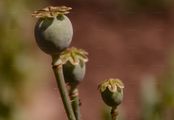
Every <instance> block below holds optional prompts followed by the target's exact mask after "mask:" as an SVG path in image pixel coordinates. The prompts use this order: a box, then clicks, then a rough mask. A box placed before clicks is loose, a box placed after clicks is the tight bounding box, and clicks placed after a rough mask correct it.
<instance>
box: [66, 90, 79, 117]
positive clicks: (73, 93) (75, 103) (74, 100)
mask: <svg viewBox="0 0 174 120" xmlns="http://www.w3.org/2000/svg"><path fill="white" fill-rule="evenodd" d="M69 95H70V98H71V105H72V108H73V111H74V114H75V117H76V120H80V117H81V115H80V102H79V95H78V89H77V88H76V87H75V88H73V87H71V88H70V92H69Z"/></svg>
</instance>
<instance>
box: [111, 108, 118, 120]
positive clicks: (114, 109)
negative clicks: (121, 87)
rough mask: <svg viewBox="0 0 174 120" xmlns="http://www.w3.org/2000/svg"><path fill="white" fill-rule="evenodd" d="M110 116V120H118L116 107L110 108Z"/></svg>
mask: <svg viewBox="0 0 174 120" xmlns="http://www.w3.org/2000/svg"><path fill="white" fill-rule="evenodd" d="M111 116H112V120H117V118H118V111H117V107H112V109H111Z"/></svg>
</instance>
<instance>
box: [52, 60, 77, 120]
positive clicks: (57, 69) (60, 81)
mask: <svg viewBox="0 0 174 120" xmlns="http://www.w3.org/2000/svg"><path fill="white" fill-rule="evenodd" d="M53 71H54V74H55V77H56V80H57V85H58V88H59V92H60V95H61V98H62V101H63V104H64V108H65V111H66V114H67V116H68V119H69V120H76V118H75V115H74V112H73V109H72V106H71V103H70V102H71V101H70V98H69V96H68V91H67V89H66V84H65V80H64V76H63V70H62V65H61V64H60V65H56V64H55V61H54V58H53Z"/></svg>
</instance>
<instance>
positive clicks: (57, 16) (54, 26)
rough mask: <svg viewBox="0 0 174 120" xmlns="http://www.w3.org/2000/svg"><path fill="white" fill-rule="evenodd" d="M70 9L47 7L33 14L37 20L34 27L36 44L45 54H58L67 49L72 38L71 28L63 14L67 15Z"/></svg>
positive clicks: (69, 22)
mask: <svg viewBox="0 0 174 120" xmlns="http://www.w3.org/2000/svg"><path fill="white" fill-rule="evenodd" d="M70 9H71V8H69V7H65V6H61V7H52V6H49V7H46V8H44V9H42V10H37V11H35V12H34V13H33V16H35V17H36V18H39V20H38V21H37V23H36V25H35V38H36V42H37V44H38V46H39V48H40V49H41V50H42V51H44V52H45V53H47V54H50V55H54V54H59V53H60V52H61V51H62V50H64V49H66V48H67V47H69V45H70V43H71V40H72V37H73V28H72V24H71V21H70V20H69V18H68V17H67V16H66V15H65V14H67V13H69V12H68V10H70Z"/></svg>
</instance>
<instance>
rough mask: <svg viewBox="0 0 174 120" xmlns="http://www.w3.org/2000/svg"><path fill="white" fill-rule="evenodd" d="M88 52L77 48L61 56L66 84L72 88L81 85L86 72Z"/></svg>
mask: <svg viewBox="0 0 174 120" xmlns="http://www.w3.org/2000/svg"><path fill="white" fill-rule="evenodd" d="M86 55H87V52H86V51H84V50H81V49H77V48H69V49H67V50H65V51H63V52H62V53H61V54H60V60H61V61H62V63H63V73H64V78H65V82H66V83H68V84H69V85H71V86H76V85H77V84H78V83H80V82H81V81H82V80H83V78H84V76H85V72H86V62H87V61H88V58H87V56H86Z"/></svg>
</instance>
